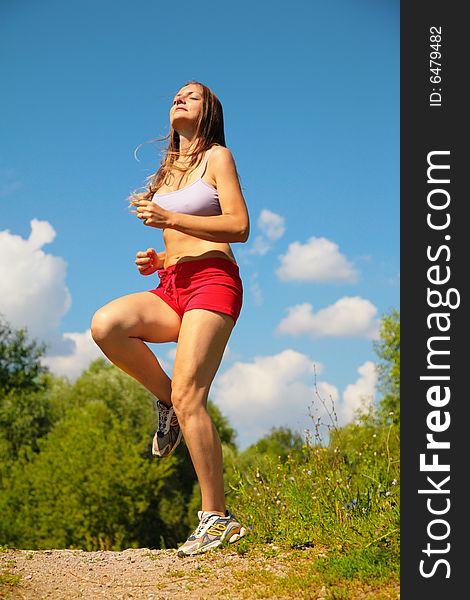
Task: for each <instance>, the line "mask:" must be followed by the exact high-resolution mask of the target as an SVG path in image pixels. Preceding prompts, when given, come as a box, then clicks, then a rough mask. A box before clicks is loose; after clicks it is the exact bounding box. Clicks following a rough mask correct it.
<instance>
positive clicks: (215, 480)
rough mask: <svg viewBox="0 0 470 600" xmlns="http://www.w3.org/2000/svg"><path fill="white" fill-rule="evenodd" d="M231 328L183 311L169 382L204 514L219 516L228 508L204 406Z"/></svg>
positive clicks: (224, 321)
mask: <svg viewBox="0 0 470 600" xmlns="http://www.w3.org/2000/svg"><path fill="white" fill-rule="evenodd" d="M233 325H234V323H233V319H232V318H231V317H229V316H228V315H224V314H221V313H216V312H212V311H207V310H202V309H194V310H190V311H188V312H186V313H185V314H184V316H183V320H182V323H181V329H180V335H179V339H178V348H177V351H176V358H175V364H174V367H173V377H172V395H171V399H172V403H173V406H174V409H175V412H176V414H177V416H178V421H179V424H180V427H181V429H182V430H183V436H184V439H185V442H186V446H187V447H188V450H189V453H190V455H191V460H192V462H193V465H194V469H195V471H196V474H197V478H198V481H199V486H200V488H201V497H202V510H203V511H208V512H215V513H220V514H224V512H225V508H226V507H225V490H224V480H223V464H222V448H221V444H220V438H219V435H218V433H217V431H216V429H215V427H214V424H213V423H212V419H211V418H210V416H209V413H208V412H207V408H206V406H207V398H208V395H209V389H210V386H211V384H212V381H213V379H214V377H215V374H216V372H217V369H218V368H219V365H220V362H221V360H222V356H223V353H224V350H225V347H226V345H227V342H228V339H229V337H230V334H231V332H232V329H233Z"/></svg>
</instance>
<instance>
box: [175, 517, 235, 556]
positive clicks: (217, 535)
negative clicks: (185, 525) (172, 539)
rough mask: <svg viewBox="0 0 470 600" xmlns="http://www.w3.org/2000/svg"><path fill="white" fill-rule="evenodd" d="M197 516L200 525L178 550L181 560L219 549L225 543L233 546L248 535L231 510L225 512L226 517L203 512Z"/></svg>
mask: <svg viewBox="0 0 470 600" xmlns="http://www.w3.org/2000/svg"><path fill="white" fill-rule="evenodd" d="M197 514H198V517H199V525H198V526H197V527H196V529H195V530H194V531H193V533H192V534H191V535H190V536H189V538H188V539H187V540H186V542H185V543H184V544H183V545H182V546H180V547H179V548H178V556H179V557H181V558H182V557H183V556H190V555H191V554H200V553H201V552H206V551H207V550H211V549H212V548H218V547H219V546H221V545H222V544H225V543H228V544H233V542H236V541H237V540H239V539H240V538H242V537H243V536H244V535H245V534H246V529H245V528H244V527H242V526H241V525H240V523H239V522H238V521H237V519H236V518H235V517H234V515H233V514H232V513H231V512H230V511H229V510H226V511H225V517H221V516H220V515H217V514H214V513H211V512H202V510H200V511H199V512H198V513H197Z"/></svg>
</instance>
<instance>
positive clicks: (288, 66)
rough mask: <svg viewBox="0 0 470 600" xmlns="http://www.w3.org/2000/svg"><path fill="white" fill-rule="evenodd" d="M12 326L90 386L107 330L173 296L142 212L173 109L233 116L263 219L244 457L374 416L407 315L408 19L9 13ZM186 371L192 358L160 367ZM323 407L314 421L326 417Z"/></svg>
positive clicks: (127, 7)
mask: <svg viewBox="0 0 470 600" xmlns="http://www.w3.org/2000/svg"><path fill="white" fill-rule="evenodd" d="M0 17H1V18H0V57H1V58H0V64H1V68H2V80H3V81H2V83H3V86H2V87H3V91H2V99H1V111H0V119H1V131H2V135H1V138H0V207H1V211H0V275H1V277H0V312H1V313H3V315H4V316H5V317H6V318H7V320H9V321H10V322H11V323H12V324H13V325H14V326H26V327H27V328H28V330H29V331H30V333H31V334H32V335H34V336H35V337H37V338H39V339H43V340H45V341H46V342H47V343H48V344H49V348H50V350H49V356H48V359H47V361H48V364H49V366H50V367H51V369H52V370H53V371H54V372H56V373H57V374H62V375H66V376H68V377H70V378H71V379H72V380H73V379H74V378H75V377H76V376H77V375H78V374H79V373H80V372H81V371H82V370H83V369H85V368H86V367H87V365H88V364H89V361H90V360H92V359H94V358H96V357H97V356H99V355H100V353H99V350H98V349H97V348H96V346H95V345H94V344H93V342H92V341H91V340H90V337H89V332H88V329H89V325H90V320H91V317H92V315H93V313H94V311H95V310H96V309H97V308H99V307H100V306H101V305H103V304H105V303H106V302H108V301H109V300H111V299H113V298H116V297H117V296H120V295H123V294H127V293H131V292H135V291H141V290H145V289H149V288H150V287H153V286H154V285H153V284H156V283H157V281H156V280H155V279H154V280H153V281H151V280H149V279H148V278H143V277H141V276H140V275H139V274H138V273H137V270H136V268H135V265H134V255H135V252H136V251H137V250H140V249H146V248H147V247H149V246H153V247H155V248H156V249H157V250H160V249H162V248H163V247H162V243H161V233H160V232H159V231H158V230H155V229H150V228H145V227H142V224H141V223H140V222H139V221H138V220H137V219H136V218H135V217H134V216H133V215H131V214H130V213H129V211H128V209H127V196H128V195H129V193H130V192H131V191H132V190H134V189H136V188H138V187H140V186H141V185H143V183H144V181H145V178H146V177H147V176H148V175H149V174H150V173H151V172H153V170H155V168H156V167H157V164H158V161H159V158H160V154H159V152H160V148H159V146H158V145H156V144H146V145H144V146H143V147H142V148H141V149H140V151H139V152H138V160H136V159H135V156H134V151H135V149H136V148H137V147H138V146H139V144H142V143H143V142H146V141H149V140H153V139H156V138H158V137H159V136H162V135H165V134H166V133H167V132H168V110H169V106H170V103H171V99H172V97H173V95H174V93H175V92H176V91H177V90H178V89H179V88H180V87H181V86H182V85H183V84H184V83H185V82H186V81H188V80H190V79H197V80H199V81H202V82H204V83H205V84H206V85H208V86H209V87H211V88H212V89H213V90H214V91H215V93H216V94H217V95H218V96H219V98H220V100H221V102H222V104H223V107H224V116H225V125H226V139H227V145H228V146H229V148H230V149H231V151H232V153H233V155H234V157H235V160H236V163H237V167H238V170H239V172H240V176H241V182H242V188H243V192H244V195H245V199H246V202H247V205H248V209H249V213H250V220H251V235H250V239H249V241H248V242H247V243H246V244H233V245H232V248H233V251H234V253H235V256H236V258H237V261H238V263H239V265H240V272H241V275H242V278H243V281H244V289H245V299H244V307H243V310H242V314H241V317H240V320H239V321H238V323H237V326H236V328H235V329H234V331H233V334H232V337H231V339H230V341H229V347H228V350H227V352H226V355H225V357H224V360H223V362H222V365H221V367H220V370H219V373H218V375H217V376H216V379H215V381H214V384H213V388H212V391H211V398H212V399H213V400H214V401H215V402H216V403H217V404H218V405H219V407H220V408H221V410H222V412H223V413H224V414H226V415H227V416H228V417H229V419H230V421H231V423H232V424H233V425H234V427H235V428H236V430H237V432H238V443H239V445H240V447H245V446H246V445H248V444H250V443H252V442H254V441H256V439H258V438H259V437H261V436H262V435H264V434H266V433H267V432H268V431H269V430H270V428H271V427H273V426H280V425H287V426H290V427H292V428H293V429H298V430H300V431H302V430H304V429H305V428H311V427H312V426H313V422H312V419H311V417H310V416H309V414H308V413H309V407H310V411H312V410H313V412H314V413H315V414H323V412H324V408H323V407H322V405H321V402H319V401H318V398H317V397H316V394H315V384H316V386H317V389H318V391H319V392H321V395H322V396H323V397H324V398H327V399H328V398H331V399H333V401H334V403H335V406H336V411H337V414H338V418H339V420H340V422H341V423H343V422H347V421H348V420H350V419H351V418H353V412H354V409H355V408H357V407H358V406H359V404H360V403H361V401H362V399H363V398H366V399H371V398H373V397H374V389H375V371H374V369H373V363H374V361H375V360H376V358H377V357H376V355H375V352H374V351H373V339H374V335H376V331H377V320H378V319H380V317H381V316H382V315H383V314H384V313H386V312H387V311H388V310H390V309H391V308H396V309H399V296H400V292H399V2H398V1H386V0H384V1H379V2H373V1H372V0H349V1H348V0H336V1H331V2H322V1H320V0H294V1H293V2H290V3H288V4H286V3H284V2H276V1H272V2H265V1H262V2H258V3H253V2H247V1H245V0H241V1H239V2H237V3H229V2H226V3H225V2H220V1H219V2H215V1H206V0H204V1H203V2H200V3H194V2H188V1H186V0H182V1H181V2H178V3H177V4H175V3H168V2H167V3H163V2H156V1H151V0H136V1H133V2H130V1H129V2H124V1H122V2H111V1H110V0H100V1H91V0H81V1H78V0H71V1H69V2H59V1H52V0H43V2H41V3H37V2H33V1H32V0H30V1H27V0H24V1H22V2H13V1H12V0H7V1H5V2H3V3H2V7H1V8H0ZM153 349H154V351H155V352H156V354H157V356H158V357H159V358H160V359H161V360H162V362H163V364H164V365H165V366H166V368H167V369H168V370H169V371H171V364H172V358H173V356H174V350H175V344H165V345H162V346H160V347H153ZM312 402H313V404H312Z"/></svg>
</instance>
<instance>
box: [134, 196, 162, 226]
mask: <svg viewBox="0 0 470 600" xmlns="http://www.w3.org/2000/svg"><path fill="white" fill-rule="evenodd" d="M133 205H134V206H135V207H136V211H135V212H136V214H137V218H139V219H141V221H142V222H143V223H144V225H148V226H149V227H157V228H158V229H164V228H165V227H168V225H169V216H170V211H168V210H165V209H164V208H162V207H161V206H159V205H158V204H155V202H152V201H151V200H137V201H136V202H134V203H133Z"/></svg>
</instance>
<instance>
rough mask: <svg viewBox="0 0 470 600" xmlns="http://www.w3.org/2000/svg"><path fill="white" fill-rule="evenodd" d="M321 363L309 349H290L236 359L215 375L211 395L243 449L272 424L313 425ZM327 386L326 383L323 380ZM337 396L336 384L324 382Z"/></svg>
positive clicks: (298, 427) (279, 425)
mask: <svg viewBox="0 0 470 600" xmlns="http://www.w3.org/2000/svg"><path fill="white" fill-rule="evenodd" d="M322 371H323V367H322V365H321V364H319V363H318V362H314V361H312V360H311V359H310V358H309V357H308V356H306V355H305V354H301V353H299V352H296V351H294V350H291V349H288V350H284V351H282V352H280V353H279V354H276V355H274V356H257V357H255V358H254V360H253V361H252V362H236V363H234V364H233V365H232V366H231V367H230V368H228V369H227V370H226V371H225V372H224V373H223V374H220V375H217V376H216V379H215V380H214V383H213V386H212V391H211V394H210V397H211V398H212V399H213V400H214V402H215V403H216V404H217V405H218V406H219V408H220V409H221V411H222V413H223V414H224V415H226V416H227V417H228V419H229V421H230V423H231V425H232V426H233V427H234V428H235V429H236V430H237V432H238V437H237V443H238V445H239V447H240V448H241V449H243V448H246V447H247V446H248V445H250V444H253V443H255V442H256V441H257V440H258V439H259V438H261V437H263V436H264V435H266V434H268V433H269V431H270V430H271V428H273V427H290V428H291V429H292V430H294V431H300V432H301V431H303V430H305V429H307V428H309V429H312V427H313V423H312V419H311V417H310V416H309V409H310V406H311V405H312V402H316V399H315V375H318V374H320V373H321V372H322ZM325 385H326V386H329V387H327V388H324V387H322V386H325ZM317 388H318V389H322V390H324V389H328V390H329V391H331V392H332V393H333V395H334V396H335V398H337V397H338V394H337V391H336V388H334V386H331V385H330V384H326V383H323V382H320V383H317Z"/></svg>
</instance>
